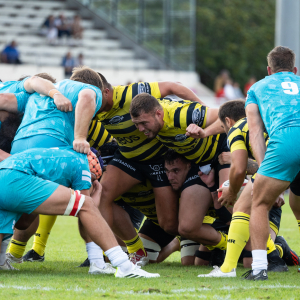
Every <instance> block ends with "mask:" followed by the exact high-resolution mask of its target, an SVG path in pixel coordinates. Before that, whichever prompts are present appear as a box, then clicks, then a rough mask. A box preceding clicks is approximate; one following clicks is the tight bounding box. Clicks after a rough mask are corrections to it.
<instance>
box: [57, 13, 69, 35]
mask: <svg viewBox="0 0 300 300" xmlns="http://www.w3.org/2000/svg"><path fill="white" fill-rule="evenodd" d="M55 26H56V28H57V30H58V38H61V37H62V36H64V35H66V36H67V37H70V36H71V25H70V24H69V22H68V20H67V19H66V17H65V16H64V15H63V14H61V15H59V17H58V18H56V19H55Z"/></svg>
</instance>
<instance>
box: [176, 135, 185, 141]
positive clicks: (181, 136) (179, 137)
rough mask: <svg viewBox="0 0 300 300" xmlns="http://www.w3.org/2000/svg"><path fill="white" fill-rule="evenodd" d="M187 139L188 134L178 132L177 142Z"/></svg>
mask: <svg viewBox="0 0 300 300" xmlns="http://www.w3.org/2000/svg"><path fill="white" fill-rule="evenodd" d="M186 139H187V136H186V135H185V134H177V135H176V136H175V141H176V142H183V141H185V140H186Z"/></svg>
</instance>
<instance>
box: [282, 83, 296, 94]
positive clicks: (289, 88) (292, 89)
mask: <svg viewBox="0 0 300 300" xmlns="http://www.w3.org/2000/svg"><path fill="white" fill-rule="evenodd" d="M281 86H282V88H283V92H284V93H285V94H288V95H297V94H298V93H299V88H298V85H297V84H296V83H294V82H282V83H281Z"/></svg>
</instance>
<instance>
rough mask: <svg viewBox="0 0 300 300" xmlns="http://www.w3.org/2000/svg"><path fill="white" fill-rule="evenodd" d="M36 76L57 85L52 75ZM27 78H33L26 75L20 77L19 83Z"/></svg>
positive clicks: (42, 74) (40, 74) (39, 74)
mask: <svg viewBox="0 0 300 300" xmlns="http://www.w3.org/2000/svg"><path fill="white" fill-rule="evenodd" d="M34 76H37V77H41V78H43V79H47V80H49V81H51V82H52V83H56V79H55V78H54V77H52V76H51V75H50V74H48V73H38V74H35V75H34ZM26 77H31V76H30V75H24V76H22V77H20V78H19V79H18V81H22V80H24V79H25V78H26Z"/></svg>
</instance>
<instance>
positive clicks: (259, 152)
mask: <svg viewBox="0 0 300 300" xmlns="http://www.w3.org/2000/svg"><path fill="white" fill-rule="evenodd" d="M246 115H247V120H248V127H249V138H250V144H251V145H252V151H253V155H254V157H255V159H256V161H257V163H258V166H260V164H261V163H262V161H263V160H264V157H265V152H266V142H265V138H264V123H263V120H262V118H261V115H260V113H259V109H258V105H257V104H254V103H250V104H248V105H247V106H246Z"/></svg>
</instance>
